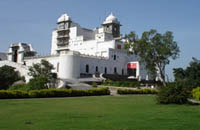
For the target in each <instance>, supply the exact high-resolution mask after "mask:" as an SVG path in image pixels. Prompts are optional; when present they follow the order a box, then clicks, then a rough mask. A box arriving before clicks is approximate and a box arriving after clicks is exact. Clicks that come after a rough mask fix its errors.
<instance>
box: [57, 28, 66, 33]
mask: <svg viewBox="0 0 200 130" xmlns="http://www.w3.org/2000/svg"><path fill="white" fill-rule="evenodd" d="M57 32H58V33H59V32H69V28H64V29H58V30H57Z"/></svg>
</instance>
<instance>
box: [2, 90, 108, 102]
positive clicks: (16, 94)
mask: <svg viewBox="0 0 200 130" xmlns="http://www.w3.org/2000/svg"><path fill="white" fill-rule="evenodd" d="M100 95H110V91H109V89H108V88H94V89H86V90H75V89H43V90H31V91H29V92H25V91H10V90H1V91H0V98H1V99H9V98H28V97H31V98H46V97H77V96H100Z"/></svg>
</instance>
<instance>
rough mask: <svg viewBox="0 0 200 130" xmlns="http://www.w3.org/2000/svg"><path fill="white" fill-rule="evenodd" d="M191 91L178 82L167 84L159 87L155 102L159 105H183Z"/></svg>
mask: <svg viewBox="0 0 200 130" xmlns="http://www.w3.org/2000/svg"><path fill="white" fill-rule="evenodd" d="M190 94H191V91H190V90H189V89H188V88H186V87H184V86H183V84H182V83H180V82H174V83H168V84H167V86H165V87H163V86H162V87H159V91H158V95H157V101H158V103H161V104H184V103H187V99H188V98H189V97H190Z"/></svg>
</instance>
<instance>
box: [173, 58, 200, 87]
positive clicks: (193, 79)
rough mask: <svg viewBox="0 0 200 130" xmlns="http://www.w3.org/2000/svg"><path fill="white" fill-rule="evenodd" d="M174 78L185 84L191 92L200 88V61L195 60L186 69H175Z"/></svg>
mask: <svg viewBox="0 0 200 130" xmlns="http://www.w3.org/2000/svg"><path fill="white" fill-rule="evenodd" d="M174 77H175V80H176V81H179V82H184V84H185V87H188V88H189V89H190V90H192V89H193V88H196V87H198V86H200V60H197V59H196V58H193V60H192V61H191V62H190V65H189V66H188V67H187V68H186V69H183V68H175V69H174Z"/></svg>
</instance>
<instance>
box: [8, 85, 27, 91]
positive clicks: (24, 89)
mask: <svg viewBox="0 0 200 130" xmlns="http://www.w3.org/2000/svg"><path fill="white" fill-rule="evenodd" d="M8 90H22V91H28V90H29V87H28V85H26V84H25V83H20V84H15V85H12V86H11V87H9V89H8Z"/></svg>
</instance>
